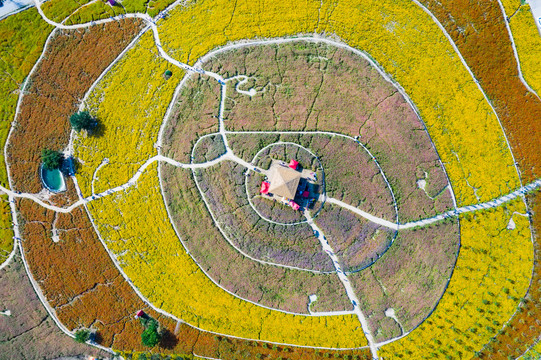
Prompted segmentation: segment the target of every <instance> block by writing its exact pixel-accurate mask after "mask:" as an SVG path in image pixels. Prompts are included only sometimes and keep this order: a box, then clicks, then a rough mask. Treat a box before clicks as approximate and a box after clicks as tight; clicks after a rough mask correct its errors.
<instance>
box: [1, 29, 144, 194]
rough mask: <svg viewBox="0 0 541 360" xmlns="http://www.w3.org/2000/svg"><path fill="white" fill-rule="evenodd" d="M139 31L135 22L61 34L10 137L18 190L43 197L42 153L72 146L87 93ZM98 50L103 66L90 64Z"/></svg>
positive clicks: (40, 68) (35, 77) (10, 156)
mask: <svg viewBox="0 0 541 360" xmlns="http://www.w3.org/2000/svg"><path fill="white" fill-rule="evenodd" d="M140 25H141V23H140V22H139V21H137V20H136V21H134V20H131V19H130V20H125V21H123V22H121V23H110V24H105V25H100V26H97V27H94V28H92V29H91V30H70V31H66V32H60V31H58V32H57V34H56V35H55V37H54V38H53V39H52V40H51V42H50V44H49V47H48V51H47V56H46V57H45V58H44V59H43V60H42V61H41V62H40V63H39V65H38V68H37V69H36V72H35V73H34V74H33V76H32V77H31V81H30V86H29V88H28V89H27V94H26V95H25V97H24V101H23V102H22V104H21V113H20V115H19V116H18V118H17V122H16V123H15V124H14V130H13V132H12V134H11V137H10V142H9V146H8V151H7V155H8V161H9V167H10V174H11V177H12V183H13V186H14V189H16V190H18V191H22V192H29V193H38V192H39V191H41V189H42V188H43V185H42V183H41V181H40V178H39V176H35V175H36V174H38V172H39V167H40V165H41V151H42V150H43V149H51V150H55V151H63V150H64V149H65V148H66V147H67V146H68V142H69V138H70V131H71V127H70V123H69V117H70V115H71V114H73V113H74V112H76V111H77V109H78V107H79V105H80V99H82V98H83V97H84V95H85V92H86V91H87V90H88V88H89V87H90V86H91V85H92V83H93V82H94V81H96V80H97V78H98V76H99V75H100V74H101V73H102V72H103V71H104V70H105V68H106V67H107V66H108V65H109V63H110V62H111V61H113V60H114V59H115V57H116V56H118V55H119V54H120V52H121V51H122V50H123V49H124V48H125V46H126V45H127V44H128V43H129V42H130V41H131V40H132V39H133V37H134V36H135V35H136V33H137V31H139V29H140ZM96 49H101V50H100V51H101V60H102V61H100V62H96V61H93V60H92V59H91V54H93V53H94V52H95V51H96ZM30 174H32V175H30ZM72 187H73V186H72ZM72 194H73V193H72Z"/></svg>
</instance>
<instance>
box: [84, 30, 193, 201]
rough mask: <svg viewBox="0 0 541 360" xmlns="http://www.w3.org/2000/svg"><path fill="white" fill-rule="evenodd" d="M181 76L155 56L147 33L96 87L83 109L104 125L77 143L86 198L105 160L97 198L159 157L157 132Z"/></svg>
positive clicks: (98, 182) (98, 176)
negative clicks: (99, 132)
mask: <svg viewBox="0 0 541 360" xmlns="http://www.w3.org/2000/svg"><path fill="white" fill-rule="evenodd" d="M167 69H171V70H172V71H173V76H172V77H171V78H170V79H169V80H165V79H164V77H163V73H164V72H165V71H166V70H167ZM183 75H184V73H183V71H181V70H179V69H175V68H173V67H172V65H170V64H169V63H168V62H166V61H165V60H163V59H162V58H160V57H158V55H157V50H156V48H155V46H154V42H153V39H152V33H150V32H148V33H146V34H145V35H143V37H142V38H141V40H140V42H139V43H138V44H137V45H136V46H135V47H134V48H133V49H131V50H129V51H128V53H127V54H126V56H125V57H124V58H123V59H122V60H121V61H120V62H119V63H118V64H116V65H115V66H114V68H113V69H112V71H111V72H110V73H108V74H107V75H106V76H105V78H104V79H103V80H102V81H101V82H100V83H99V86H97V87H96V89H95V90H94V91H93V92H92V94H91V96H90V97H89V99H88V101H87V108H88V109H89V110H90V112H91V113H92V114H94V115H96V116H97V117H98V119H99V120H100V122H101V123H102V124H103V126H104V130H103V134H102V135H100V136H91V137H85V136H84V135H83V137H79V138H78V139H76V141H75V152H76V154H75V156H77V157H78V158H79V159H80V160H81V163H82V164H83V165H82V166H81V170H80V171H79V172H78V174H77V179H78V181H79V185H80V186H81V190H82V191H83V194H84V195H85V196H88V195H90V194H91V182H92V178H93V176H94V170H95V169H96V168H97V167H98V166H99V165H100V164H101V162H102V161H103V159H105V158H107V159H109V164H108V165H105V166H103V167H102V168H100V170H99V171H98V172H97V173H96V180H95V182H94V187H95V191H96V193H99V192H102V191H104V190H106V189H109V188H111V187H115V186H118V185H122V184H124V183H126V182H127V181H128V180H129V178H131V177H132V176H133V175H134V174H135V172H136V171H137V169H138V168H139V167H140V166H141V165H142V164H143V163H144V162H145V161H146V160H147V159H148V158H150V157H152V156H154V155H156V154H157V151H156V148H155V147H154V143H155V142H156V141H157V135H158V130H159V128H160V124H161V122H162V120H163V116H164V115H165V111H166V109H167V106H168V105H169V103H170V102H171V100H172V97H173V92H174V91H175V86H176V85H177V84H178V79H179V78H181V77H182V76H183Z"/></svg>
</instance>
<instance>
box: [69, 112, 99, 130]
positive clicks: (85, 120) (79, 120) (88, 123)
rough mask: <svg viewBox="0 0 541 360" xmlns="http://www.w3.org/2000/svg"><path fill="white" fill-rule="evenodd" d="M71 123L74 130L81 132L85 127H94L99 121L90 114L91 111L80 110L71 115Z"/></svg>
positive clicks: (89, 128)
mask: <svg viewBox="0 0 541 360" xmlns="http://www.w3.org/2000/svg"><path fill="white" fill-rule="evenodd" d="M70 124H71V127H72V128H73V130H75V131H77V132H79V131H81V130H83V129H85V130H92V129H94V128H95V127H96V125H97V124H98V122H97V121H96V119H94V118H93V117H92V116H91V115H90V113H89V112H87V111H80V112H76V113H75V114H73V115H71V116H70Z"/></svg>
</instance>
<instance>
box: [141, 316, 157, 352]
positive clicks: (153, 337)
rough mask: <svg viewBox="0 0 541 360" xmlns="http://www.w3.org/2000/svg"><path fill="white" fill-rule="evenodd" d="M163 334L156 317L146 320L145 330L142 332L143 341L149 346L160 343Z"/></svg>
mask: <svg viewBox="0 0 541 360" xmlns="http://www.w3.org/2000/svg"><path fill="white" fill-rule="evenodd" d="M161 338H162V336H161V331H160V326H159V323H158V322H157V321H156V320H154V319H148V320H147V321H146V325H145V330H143V333H142V334H141V342H142V343H143V345H145V346H148V347H154V346H156V345H158V343H159V342H160V340H161Z"/></svg>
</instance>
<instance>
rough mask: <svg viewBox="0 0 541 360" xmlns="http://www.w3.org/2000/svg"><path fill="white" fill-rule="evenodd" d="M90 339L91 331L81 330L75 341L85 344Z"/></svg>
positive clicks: (76, 333) (76, 334)
mask: <svg viewBox="0 0 541 360" xmlns="http://www.w3.org/2000/svg"><path fill="white" fill-rule="evenodd" d="M89 339H90V330H88V329H81V330H77V331H76V332H75V341H77V342H78V343H85V342H87V341H88V340H89Z"/></svg>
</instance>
